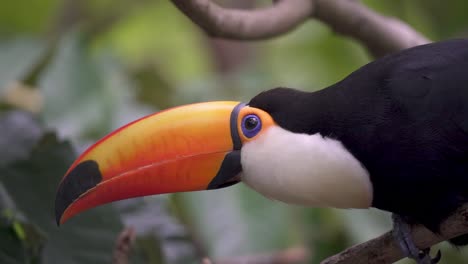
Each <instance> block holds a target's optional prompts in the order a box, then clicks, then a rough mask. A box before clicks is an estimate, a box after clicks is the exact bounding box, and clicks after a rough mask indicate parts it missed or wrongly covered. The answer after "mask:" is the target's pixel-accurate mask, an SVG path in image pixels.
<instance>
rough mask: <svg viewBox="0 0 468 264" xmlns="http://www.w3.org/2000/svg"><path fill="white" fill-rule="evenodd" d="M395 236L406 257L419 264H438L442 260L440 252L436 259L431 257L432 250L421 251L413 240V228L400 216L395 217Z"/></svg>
mask: <svg viewBox="0 0 468 264" xmlns="http://www.w3.org/2000/svg"><path fill="white" fill-rule="evenodd" d="M393 224H394V226H393V235H394V236H395V239H396V241H397V243H398V245H399V246H400V248H401V250H402V251H403V253H404V255H405V256H406V257H409V258H412V259H414V260H415V261H416V262H417V263H418V264H436V263H438V262H439V261H440V259H441V258H442V253H441V252H440V250H438V251H437V254H436V256H435V257H434V258H431V256H430V255H429V253H430V250H431V248H426V249H423V250H419V249H418V248H417V247H416V245H415V244H414V242H413V240H412V238H411V228H410V226H409V225H408V223H407V222H406V221H405V220H404V219H403V218H402V217H401V216H399V215H395V214H394V215H393Z"/></svg>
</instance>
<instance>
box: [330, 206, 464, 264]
mask: <svg viewBox="0 0 468 264" xmlns="http://www.w3.org/2000/svg"><path fill="white" fill-rule="evenodd" d="M466 233H468V205H466V206H463V207H462V208H460V209H459V210H457V212H456V213H455V214H453V215H452V216H451V217H450V218H449V219H447V220H446V221H444V223H443V224H442V226H441V230H440V235H436V234H434V233H432V232H431V231H429V230H428V229H426V228H424V227H423V226H415V227H414V228H413V229H412V236H413V240H414V242H415V243H416V246H418V247H419V248H421V249H424V248H428V247H431V246H433V245H435V244H437V243H439V242H442V241H444V240H447V239H450V238H454V237H457V236H459V235H463V234H466ZM402 258H404V256H403V253H402V252H401V250H400V248H399V246H398V245H397V244H396V242H395V240H394V238H393V236H392V233H391V232H387V233H385V234H383V235H382V236H380V237H377V238H374V239H372V240H369V241H367V242H364V243H362V244H359V245H356V246H353V247H350V248H348V249H346V250H345V251H343V252H341V253H339V254H337V255H334V256H331V257H329V258H327V259H325V260H324V261H322V262H321V264H352V263H367V264H377V263H378V264H385V263H393V262H395V261H398V260H400V259H402Z"/></svg>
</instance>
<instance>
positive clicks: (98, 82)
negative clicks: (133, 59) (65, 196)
mask: <svg viewBox="0 0 468 264" xmlns="http://www.w3.org/2000/svg"><path fill="white" fill-rule="evenodd" d="M39 86H40V87H41V91H42V92H43V97H44V111H43V113H41V117H42V118H43V119H44V121H45V122H46V123H47V124H48V125H49V126H52V127H54V128H56V129H57V130H58V133H59V135H60V136H63V137H66V138H70V139H72V141H73V142H75V143H83V141H85V142H86V141H89V140H93V141H94V140H95V139H97V138H99V137H102V136H104V135H105V134H106V133H109V131H111V130H112V129H115V128H116V127H117V126H119V125H123V124H124V123H125V122H129V121H131V120H132V119H136V118H138V117H141V116H143V115H144V114H148V113H150V112H151V111H150V110H148V109H146V108H144V107H142V106H138V105H135V104H134V103H133V99H134V97H133V94H132V93H131V91H132V89H131V88H133V87H132V85H131V83H130V82H129V81H128V80H127V79H126V78H125V73H124V72H122V70H121V69H120V68H119V66H118V62H116V61H115V60H113V59H112V57H110V56H108V55H107V54H101V55H100V56H96V57H94V56H92V54H91V52H90V50H89V48H88V46H87V39H86V38H85V37H84V36H83V35H82V34H81V33H80V31H79V28H78V29H77V30H75V31H73V32H71V33H69V34H67V35H66V36H65V37H64V38H63V39H62V40H61V41H60V43H59V50H58V51H57V53H56V55H55V57H54V59H53V60H52V62H51V64H50V66H49V67H48V68H47V69H46V71H45V72H44V73H43V75H42V76H41V78H40V80H39Z"/></svg>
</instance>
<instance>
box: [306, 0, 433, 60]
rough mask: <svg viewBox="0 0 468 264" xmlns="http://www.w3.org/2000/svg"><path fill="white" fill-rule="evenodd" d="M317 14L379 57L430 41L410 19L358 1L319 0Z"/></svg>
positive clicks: (316, 7)
mask: <svg viewBox="0 0 468 264" xmlns="http://www.w3.org/2000/svg"><path fill="white" fill-rule="evenodd" d="M315 3H316V5H315V9H314V13H313V16H314V17H315V18H317V19H318V20H320V21H322V22H324V23H325V24H327V25H329V26H330V27H331V28H332V29H333V30H335V31H336V32H337V33H340V34H343V35H346V36H349V37H352V38H354V39H356V40H358V41H360V42H361V43H362V44H363V45H364V46H365V47H367V49H368V50H369V51H370V52H371V53H372V54H373V55H374V56H376V57H380V56H383V55H385V54H388V53H391V52H395V51H398V50H402V49H406V48H410V47H413V46H416V45H422V44H426V43H428V42H430V41H429V40H428V39H427V38H425V37H424V36H423V35H421V34H420V33H419V32H417V31H415V30H414V29H413V28H411V27H410V26H409V25H407V24H406V23H404V22H402V21H400V20H398V19H395V18H390V17H385V16H382V15H380V14H378V13H376V12H374V11H372V10H371V9H369V8H367V7H366V6H364V5H362V4H360V3H359V2H357V1H349V0H315Z"/></svg>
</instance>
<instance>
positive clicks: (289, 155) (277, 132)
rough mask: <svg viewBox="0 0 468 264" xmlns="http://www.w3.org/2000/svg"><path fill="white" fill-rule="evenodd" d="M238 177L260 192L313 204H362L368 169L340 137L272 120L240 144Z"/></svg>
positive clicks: (367, 193)
mask: <svg viewBox="0 0 468 264" xmlns="http://www.w3.org/2000/svg"><path fill="white" fill-rule="evenodd" d="M241 163H242V175H241V177H242V181H243V182H245V183H246V184H247V185H248V186H250V187H251V188H253V189H254V190H256V191H258V192H259V193H261V194H263V195H264V196H266V197H268V198H271V199H274V200H279V201H283V202H286V203H291V204H298V205H305V206H313V207H336V208H368V207H370V206H371V203H372V194H373V190H372V184H371V181H370V179H369V173H368V172H367V170H366V169H365V168H364V167H363V166H362V165H361V164H360V162H359V161H358V160H357V159H356V158H355V157H354V156H353V155H352V154H351V153H350V152H349V151H348V150H346V148H345V147H344V146H343V145H342V144H341V142H339V141H337V140H334V139H331V138H327V137H322V136H321V135H320V134H313V135H307V134H298V133H293V132H290V131H288V130H285V129H283V128H281V127H278V126H273V127H271V128H269V129H268V130H267V131H265V132H264V133H263V134H262V135H259V136H258V138H257V139H255V140H253V141H251V142H248V143H245V144H244V146H243V147H242V150H241Z"/></svg>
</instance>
